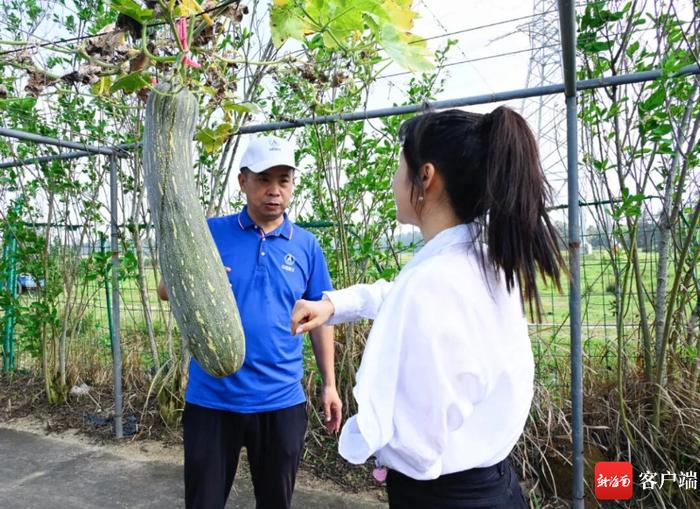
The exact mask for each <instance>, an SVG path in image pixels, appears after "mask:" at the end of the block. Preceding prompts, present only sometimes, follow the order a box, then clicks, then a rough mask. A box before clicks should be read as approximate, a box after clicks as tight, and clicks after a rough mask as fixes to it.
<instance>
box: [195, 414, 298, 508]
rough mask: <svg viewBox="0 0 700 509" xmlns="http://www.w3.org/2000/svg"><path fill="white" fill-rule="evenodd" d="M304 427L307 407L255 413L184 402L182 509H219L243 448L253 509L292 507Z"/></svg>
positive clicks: (228, 489) (231, 482) (226, 493)
mask: <svg viewBox="0 0 700 509" xmlns="http://www.w3.org/2000/svg"><path fill="white" fill-rule="evenodd" d="M306 424H307V414H306V403H302V404H300V405H296V406H293V407H290V408H285V409H283V410H276V411H273V412H262V413H254V414H240V413H235V412H226V411H223V410H213V409H210V408H204V407H201V406H198V405H193V404H190V403H186V404H185V414H184V417H183V436H184V442H185V444H184V445H185V503H186V507H187V508H188V509H195V508H196V509H223V507H224V506H225V505H226V500H227V499H228V495H229V492H230V491H231V486H232V485H233V479H234V477H235V475H236V469H237V467H238V456H239V454H240V452H241V448H242V447H245V448H246V450H247V452H248V462H249V463H250V473H251V477H252V480H253V489H254V491H255V500H256V507H257V508H258V509H286V508H289V507H291V503H292V492H293V491H294V481H295V479H296V473H297V469H298V468H299V461H300V460H301V453H302V450H303V447H304V434H305V433H306Z"/></svg>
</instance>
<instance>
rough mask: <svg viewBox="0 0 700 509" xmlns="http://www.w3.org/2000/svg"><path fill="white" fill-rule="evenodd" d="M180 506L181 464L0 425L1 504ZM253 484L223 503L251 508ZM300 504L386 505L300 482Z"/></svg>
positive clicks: (30, 507) (20, 508)
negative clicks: (305, 485) (111, 451)
mask: <svg viewBox="0 0 700 509" xmlns="http://www.w3.org/2000/svg"><path fill="white" fill-rule="evenodd" d="M56 507H60V508H64V509H73V508H75V509H109V508H130V509H131V508H134V509H136V508H143V509H146V508H148V509H155V508H168V509H170V508H178V507H184V487H183V483H182V466H181V465H177V464H172V463H164V462H158V461H143V460H142V459H130V458H128V457H121V456H117V455H115V454H112V453H110V452H106V451H104V450H101V449H100V448H99V447H97V446H89V445H86V444H81V443H79V442H77V441H65V440H61V439H60V438H54V437H51V436H42V435H37V434H34V433H27V432H24V431H17V430H12V429H6V428H0V508H2V509H49V508H50V509H53V508H56ZM254 507H255V500H254V497H253V491H252V486H251V485H250V481H249V480H247V479H244V478H243V479H238V478H237V479H236V484H235V485H234V489H233V490H232V493H231V497H230V498H229V503H228V504H227V505H226V508H227V509H234V508H235V509H239V508H240V509H244V508H246V509H247V508H251V509H252V508H254ZM294 507H295V508H299V509H332V508H338V509H360V508H363V509H364V508H367V509H374V508H385V507H386V505H384V504H381V503H379V502H369V501H365V500H362V499H360V498H358V497H354V496H352V495H338V494H332V493H328V492H327V491H319V490H312V489H309V488H304V487H298V488H297V490H296V491H295V494H294Z"/></svg>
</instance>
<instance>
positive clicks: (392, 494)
mask: <svg viewBox="0 0 700 509" xmlns="http://www.w3.org/2000/svg"><path fill="white" fill-rule="evenodd" d="M386 487H387V492H388V494H389V507H390V508H391V509H464V508H480V509H527V508H528V504H527V503H526V502H525V498H524V497H523V494H522V491H521V489H520V484H518V476H517V475H516V474H515V472H514V471H513V468H512V467H511V466H510V463H509V462H508V460H507V459H506V460H503V461H502V462H500V463H498V464H496V465H493V466H491V467H486V468H474V469H471V470H465V471H463V472H455V473H454V474H446V475H443V476H440V477H438V478H437V479H434V480H431V481H417V480H415V479H411V478H410V477H407V476H405V475H404V474H402V473H400V472H397V471H395V470H389V472H388V474H387V479H386Z"/></svg>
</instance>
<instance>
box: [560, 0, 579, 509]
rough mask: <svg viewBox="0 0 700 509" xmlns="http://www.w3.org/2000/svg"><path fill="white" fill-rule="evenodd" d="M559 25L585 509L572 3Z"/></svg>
mask: <svg viewBox="0 0 700 509" xmlns="http://www.w3.org/2000/svg"><path fill="white" fill-rule="evenodd" d="M559 25H560V29H561V30H560V33H561V47H562V61H563V67H564V95H565V97H566V151H567V181H568V195H569V197H568V201H569V272H570V283H569V288H570V290H569V323H570V325H571V435H572V442H573V443H572V464H573V475H572V503H571V507H572V508H573V509H583V507H584V505H583V502H584V500H583V487H584V479H583V476H584V469H583V349H582V346H581V258H580V254H581V253H580V249H581V233H580V231H579V215H580V213H579V199H578V139H577V127H578V126H577V123H578V117H577V114H576V113H577V111H576V85H577V83H576V13H575V10H574V2H573V0H559Z"/></svg>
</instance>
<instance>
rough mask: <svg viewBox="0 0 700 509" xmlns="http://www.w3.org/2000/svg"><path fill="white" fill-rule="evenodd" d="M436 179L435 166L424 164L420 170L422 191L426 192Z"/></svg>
mask: <svg viewBox="0 0 700 509" xmlns="http://www.w3.org/2000/svg"><path fill="white" fill-rule="evenodd" d="M436 177H437V172H436V171H435V166H433V163H425V164H424V165H423V166H422V167H421V169H420V178H421V180H422V181H423V189H424V190H425V191H428V189H429V188H430V186H431V185H434V183H435V180H436Z"/></svg>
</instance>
